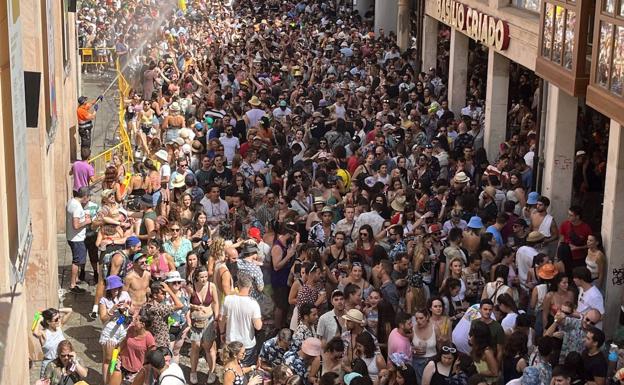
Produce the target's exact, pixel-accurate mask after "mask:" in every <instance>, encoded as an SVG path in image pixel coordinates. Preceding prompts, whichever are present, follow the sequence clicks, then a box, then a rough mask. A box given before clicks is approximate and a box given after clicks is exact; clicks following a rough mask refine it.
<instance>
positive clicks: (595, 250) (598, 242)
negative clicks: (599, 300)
mask: <svg viewBox="0 0 624 385" xmlns="http://www.w3.org/2000/svg"><path fill="white" fill-rule="evenodd" d="M585 265H586V266H587V268H588V269H589V272H590V273H591V277H592V279H593V280H594V285H595V286H596V287H597V288H598V289H600V290H602V285H603V284H604V276H605V267H606V257H605V254H604V250H603V249H602V237H601V236H600V234H592V235H589V236H588V237H587V257H585Z"/></svg>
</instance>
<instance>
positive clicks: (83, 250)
mask: <svg viewBox="0 0 624 385" xmlns="http://www.w3.org/2000/svg"><path fill="white" fill-rule="evenodd" d="M67 243H68V244H69V248H70V249H71V252H72V264H74V265H84V264H85V263H87V246H86V245H85V243H84V241H79V242H72V241H67Z"/></svg>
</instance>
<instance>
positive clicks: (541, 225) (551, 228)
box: [531, 196, 559, 256]
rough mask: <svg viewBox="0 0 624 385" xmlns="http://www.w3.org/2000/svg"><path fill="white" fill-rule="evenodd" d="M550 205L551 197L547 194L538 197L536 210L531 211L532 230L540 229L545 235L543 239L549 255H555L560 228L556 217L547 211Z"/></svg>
mask: <svg viewBox="0 0 624 385" xmlns="http://www.w3.org/2000/svg"><path fill="white" fill-rule="evenodd" d="M549 206H550V199H548V198H546V197H545V196H540V197H539V198H538V199H537V204H536V205H535V210H533V212H532V213H531V231H539V232H540V233H542V235H544V240H543V241H542V243H543V245H544V248H545V249H546V250H547V251H548V255H550V256H554V254H555V251H556V246H557V242H558V241H559V229H558V228H557V222H555V218H553V216H552V215H550V214H548V212H547V210H548V207H549Z"/></svg>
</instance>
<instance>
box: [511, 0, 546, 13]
mask: <svg viewBox="0 0 624 385" xmlns="http://www.w3.org/2000/svg"><path fill="white" fill-rule="evenodd" d="M511 5H513V6H514V7H516V8H521V9H525V10H527V11H531V12H539V10H540V2H539V0H511Z"/></svg>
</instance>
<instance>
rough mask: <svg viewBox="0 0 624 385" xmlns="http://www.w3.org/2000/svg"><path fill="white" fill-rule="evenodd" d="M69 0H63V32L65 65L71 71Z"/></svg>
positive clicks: (67, 70)
mask: <svg viewBox="0 0 624 385" xmlns="http://www.w3.org/2000/svg"><path fill="white" fill-rule="evenodd" d="M68 6H69V5H68V3H67V0H61V33H62V34H63V40H62V42H61V43H62V44H63V67H64V68H65V73H66V74H67V73H68V72H69V10H68Z"/></svg>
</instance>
